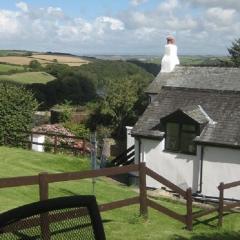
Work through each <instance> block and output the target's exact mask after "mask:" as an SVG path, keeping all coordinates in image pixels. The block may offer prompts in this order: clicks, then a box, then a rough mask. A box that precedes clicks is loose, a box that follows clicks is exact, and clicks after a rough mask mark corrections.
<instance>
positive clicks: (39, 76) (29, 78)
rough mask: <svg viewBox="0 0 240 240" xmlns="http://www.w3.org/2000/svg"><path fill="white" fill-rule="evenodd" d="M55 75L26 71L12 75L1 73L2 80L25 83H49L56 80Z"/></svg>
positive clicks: (0, 78)
mask: <svg viewBox="0 0 240 240" xmlns="http://www.w3.org/2000/svg"><path fill="white" fill-rule="evenodd" d="M54 79H55V77H53V76H52V75H50V74H48V73H46V72H24V73H16V74H11V75H0V80H10V81H15V82H19V83H23V84H32V83H43V84H45V83H47V82H50V81H52V80H54Z"/></svg>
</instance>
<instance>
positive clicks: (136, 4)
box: [131, 0, 148, 6]
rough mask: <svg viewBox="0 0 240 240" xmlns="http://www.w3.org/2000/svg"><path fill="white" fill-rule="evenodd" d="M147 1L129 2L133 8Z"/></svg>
mask: <svg viewBox="0 0 240 240" xmlns="http://www.w3.org/2000/svg"><path fill="white" fill-rule="evenodd" d="M147 1H148V0H131V4H132V5H133V6H138V5H140V4H143V3H145V2H147Z"/></svg>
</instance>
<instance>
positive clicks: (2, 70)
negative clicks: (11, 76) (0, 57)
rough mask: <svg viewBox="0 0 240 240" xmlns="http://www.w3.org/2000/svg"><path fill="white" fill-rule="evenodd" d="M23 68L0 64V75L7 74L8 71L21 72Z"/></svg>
mask: <svg viewBox="0 0 240 240" xmlns="http://www.w3.org/2000/svg"><path fill="white" fill-rule="evenodd" d="M22 70H24V67H22V66H15V65H9V64H1V63H0V73H1V74H2V73H8V72H9V71H22Z"/></svg>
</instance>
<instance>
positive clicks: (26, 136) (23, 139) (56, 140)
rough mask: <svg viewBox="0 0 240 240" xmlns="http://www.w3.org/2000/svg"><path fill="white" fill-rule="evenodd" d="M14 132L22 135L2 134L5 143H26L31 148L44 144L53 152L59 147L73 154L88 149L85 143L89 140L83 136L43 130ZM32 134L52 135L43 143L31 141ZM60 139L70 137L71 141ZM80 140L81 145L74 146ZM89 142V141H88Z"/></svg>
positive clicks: (87, 151) (88, 150) (85, 151)
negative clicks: (13, 136) (50, 140)
mask: <svg viewBox="0 0 240 240" xmlns="http://www.w3.org/2000/svg"><path fill="white" fill-rule="evenodd" d="M16 133H18V134H23V136H19V137H18V138H17V140H16V139H11V138H9V137H7V136H4V137H3V138H4V140H3V141H4V143H5V145H7V144H15V142H17V143H18V144H19V143H21V144H22V145H24V144H26V146H27V148H29V149H32V146H33V145H37V146H44V147H49V148H52V149H53V152H54V153H57V152H58V150H59V149H66V150H71V151H72V152H73V153H74V154H77V153H83V154H85V153H89V152H90V149H89V148H88V147H87V143H89V141H88V140H87V139H85V138H79V137H76V136H67V135H62V134H58V133H45V132H36V131H34V132H28V131H26V132H22V131H16ZM34 135H42V136H47V137H52V138H53V139H52V142H51V143H48V142H44V143H39V142H35V141H33V136H34ZM62 139H72V140H73V142H72V143H71V144H70V143H64V142H62V141H61V140H62ZM79 142H81V143H82V146H81V147H79V146H74V144H75V143H76V145H77V144H78V143H79ZM89 144H90V143H89Z"/></svg>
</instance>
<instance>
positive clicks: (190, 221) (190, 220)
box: [186, 188, 193, 231]
mask: <svg viewBox="0 0 240 240" xmlns="http://www.w3.org/2000/svg"><path fill="white" fill-rule="evenodd" d="M186 200H187V216H186V227H187V230H189V231H192V228H193V216H192V188H188V189H187V192H186Z"/></svg>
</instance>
